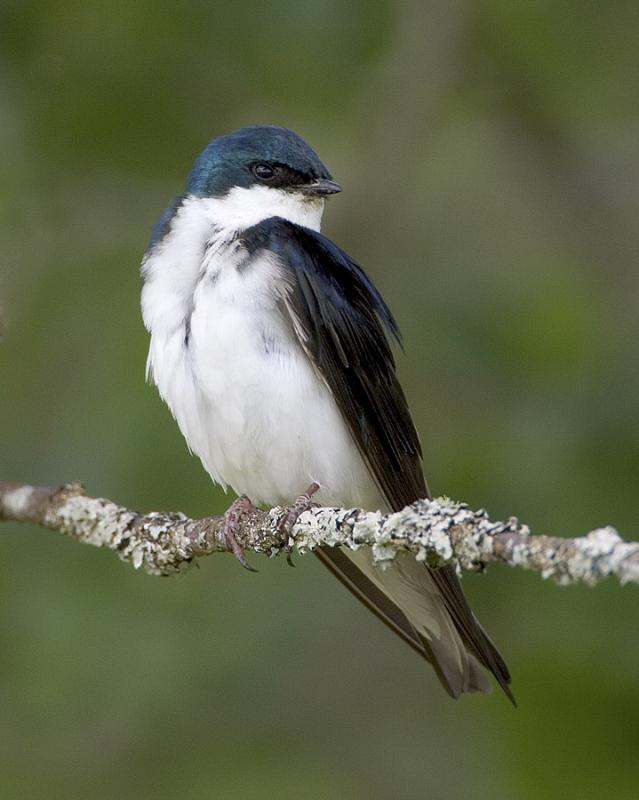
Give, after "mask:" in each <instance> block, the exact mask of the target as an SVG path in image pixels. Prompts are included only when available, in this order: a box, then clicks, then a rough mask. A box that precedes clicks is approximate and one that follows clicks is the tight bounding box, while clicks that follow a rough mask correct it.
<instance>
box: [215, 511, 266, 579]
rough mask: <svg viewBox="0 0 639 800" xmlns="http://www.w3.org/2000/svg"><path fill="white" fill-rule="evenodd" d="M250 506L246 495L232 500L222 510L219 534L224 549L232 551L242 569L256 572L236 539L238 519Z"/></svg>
mask: <svg viewBox="0 0 639 800" xmlns="http://www.w3.org/2000/svg"><path fill="white" fill-rule="evenodd" d="M252 508H253V503H251V501H250V500H249V498H248V497H247V496H246V495H242V496H241V497H238V498H237V499H236V500H234V501H233V502H232V503H231V505H230V506H229V507H228V508H227V509H226V511H225V512H224V518H223V522H222V529H221V531H220V534H219V536H220V539H221V541H222V544H223V545H224V547H225V549H226V550H227V551H228V552H229V553H233V555H234V556H235V558H236V559H237V560H238V561H239V562H240V564H241V565H242V566H243V567H244V569H247V570H248V571H249V572H257V571H258V570H256V569H255V567H252V566H251V565H250V564H249V562H248V561H247V560H246V556H245V555H244V548H243V547H242V545H241V544H240V543H239V542H238V540H237V532H238V529H239V523H240V519H241V518H242V515H243V514H246V512H247V511H250V510H251V509H252Z"/></svg>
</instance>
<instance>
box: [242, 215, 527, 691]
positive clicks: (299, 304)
mask: <svg viewBox="0 0 639 800" xmlns="http://www.w3.org/2000/svg"><path fill="white" fill-rule="evenodd" d="M242 240H243V244H244V246H245V247H247V249H248V250H249V251H257V250H267V251H269V252H270V253H271V254H272V255H274V256H275V257H276V258H277V259H278V261H279V263H280V265H281V267H282V269H283V270H284V273H285V276H286V280H285V282H284V284H285V287H286V288H285V290H284V293H283V296H282V305H283V308H284V313H287V314H288V315H289V317H290V321H291V326H292V329H293V330H294V331H295V334H296V336H297V338H298V341H299V343H300V345H301V346H302V347H303V348H304V350H305V352H306V353H307V355H308V357H309V359H310V360H311V362H312V363H313V364H314V366H315V368H316V369H317V371H318V374H319V375H320V376H321V377H322V379H323V380H324V381H325V382H326V384H327V385H328V387H329V388H330V390H331V392H332V394H333V396H334V397H335V400H336V402H337V405H338V407H339V409H340V411H341V413H342V416H343V417H344V419H345V420H346V422H347V424H348V426H349V429H350V431H351V434H352V436H353V439H354V441H355V443H356V445H357V447H358V449H359V451H360V453H361V455H362V457H363V459H364V460H365V462H366V463H367V464H368V466H369V469H370V472H371V475H372V476H373V477H374V480H375V482H376V483H377V485H378V488H379V489H380V491H381V493H382V495H383V496H384V497H385V498H386V500H387V502H388V505H389V507H390V508H392V509H393V510H400V509H402V508H404V506H406V505H408V504H410V503H412V502H414V501H415V500H416V499H418V498H420V497H429V496H430V494H429V490H428V486H427V484H426V481H425V478H424V474H423V471H422V466H421V446H420V443H419V437H418V434H417V431H416V429H415V426H414V424H413V421H412V418H411V415H410V412H409V409H408V404H407V402H406V398H405V396H404V393H403V391H402V388H401V386H400V384H399V381H398V379H397V375H396V372H395V361H394V358H393V354H392V351H391V348H390V345H389V342H388V339H387V337H386V335H385V331H386V332H388V333H389V334H390V336H392V337H393V338H394V339H396V340H397V342H398V343H400V344H401V338H400V334H399V329H398V327H397V323H396V322H395V320H394V318H393V315H392V314H391V312H390V310H389V309H388V307H387V305H386V304H385V302H384V300H383V299H382V297H381V295H380V294H379V292H378V291H377V289H376V288H375V286H374V284H373V283H372V281H371V280H370V278H369V277H368V276H367V275H366V273H365V272H364V271H363V270H362V268H361V267H360V266H359V265H358V264H357V263H356V262H355V261H353V259H351V258H350V257H349V256H348V255H347V254H346V253H344V251H342V250H341V249H340V248H338V247H337V246H336V245H335V244H333V243H332V242H331V241H330V240H329V239H327V238H326V237H324V236H322V235H321V234H319V233H317V232H315V231H312V230H310V229H308V228H304V227H302V226H299V225H295V224H293V223H291V222H289V221H287V220H284V219H282V218H279V217H273V218H271V219H268V220H264V221H263V222H261V223H259V224H258V225H256V226H254V227H253V228H250V229H248V230H247V231H245V232H244V234H243V236H242ZM318 556H319V557H320V560H321V561H322V562H323V563H324V564H325V565H326V566H327V567H328V568H329V569H330V570H331V571H332V572H333V573H334V574H335V575H336V576H337V577H338V578H339V579H340V580H341V581H342V583H344V584H345V585H346V586H347V587H348V588H349V589H350V590H351V591H352V592H353V593H354V594H355V595H356V596H357V597H358V598H359V599H360V600H361V601H362V602H364V603H365V605H367V606H368V607H369V608H370V609H371V610H372V611H373V612H374V613H376V614H377V615H378V616H379V617H380V618H381V619H382V620H383V621H384V622H385V623H386V624H387V625H388V626H389V627H390V628H392V629H393V630H394V631H395V632H396V633H397V634H398V635H399V636H401V638H403V639H404V640H405V641H406V642H407V643H408V644H409V645H410V646H411V647H413V649H414V650H416V651H417V652H418V653H420V655H422V656H423V657H424V658H426V659H427V660H428V661H429V662H430V663H431V664H433V666H434V667H435V670H436V672H437V674H438V676H439V678H440V680H441V682H442V684H443V685H444V687H445V688H446V689H447V691H449V692H450V693H451V694H452V695H453V696H458V695H459V694H460V693H461V692H462V691H474V690H480V691H485V690H486V688H487V687H486V684H485V681H484V680H482V676H481V675H480V674H479V673H480V670H479V667H478V665H477V661H479V662H480V663H481V664H482V665H483V666H484V667H486V668H487V669H489V670H490V671H491V672H492V673H493V675H494V676H495V678H496V679H497V681H498V683H499V685H500V686H501V687H502V689H503V690H504V692H505V693H506V694H507V695H508V697H509V698H510V699H511V700H512V699H513V697H512V693H511V692H510V689H509V687H508V684H509V682H510V675H509V673H508V669H507V667H506V664H505V663H504V661H503V659H502V657H501V655H500V654H499V652H498V651H497V649H496V648H495V646H494V645H493V643H492V642H491V640H490V639H489V637H488V635H487V634H486V633H485V631H484V630H483V628H482V627H481V625H480V624H479V622H478V621H477V619H476V618H475V616H474V614H473V613H472V611H471V609H470V607H469V605H468V603H467V601H466V598H465V596H464V594H463V591H462V589H461V585H460V583H459V580H458V578H457V576H456V574H455V572H454V570H453V569H452V568H450V567H445V568H443V569H439V570H432V569H430V568H428V567H424V568H423V569H422V568H421V567H420V568H419V569H420V571H419V575H421V576H422V577H421V578H420V584H421V585H422V587H423V589H424V591H425V592H428V591H429V590H430V592H431V593H432V592H433V584H434V587H435V588H436V592H437V593H438V594H439V595H440V596H441V600H442V602H443V604H444V606H445V609H446V612H447V614H448V617H447V619H448V618H449V619H450V620H451V621H452V624H453V626H454V630H456V632H457V635H458V636H459V637H460V638H461V641H462V642H463V645H464V646H465V648H466V651H467V652H464V657H465V664H464V665H462V666H461V667H460V666H459V664H457V666H455V658H454V657H453V656H454V652H455V646H456V645H455V643H453V642H451V641H449V642H448V645H446V643H445V641H442V642H438V641H437V640H435V639H433V638H432V637H429V636H428V635H424V632H423V631H422V630H421V629H420V626H418V625H416V624H415V621H414V620H413V619H412V618H411V616H410V614H408V613H407V611H406V608H405V607H402V606H401V605H399V604H398V603H397V602H396V600H394V599H391V598H390V597H389V596H388V595H387V594H386V593H385V592H384V591H383V589H381V588H380V587H378V586H376V585H375V580H377V578H376V576H375V575H374V574H372V573H371V575H372V578H373V579H371V575H368V576H367V575H366V572H365V566H364V565H359V566H356V565H355V563H354V561H353V558H352V554H351V555H350V556H347V555H346V554H345V553H342V552H340V551H339V550H334V549H329V548H327V549H323V550H322V551H321V552H319V553H318ZM421 627H424V626H421ZM446 648H448V649H446ZM451 653H452V654H453V655H452V656H451ZM462 673H463V674H462Z"/></svg>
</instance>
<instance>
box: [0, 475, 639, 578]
mask: <svg viewBox="0 0 639 800" xmlns="http://www.w3.org/2000/svg"><path fill="white" fill-rule="evenodd" d="M282 513H283V510H282V509H280V508H274V509H271V510H270V511H259V510H255V511H250V512H248V513H247V514H246V515H244V516H243V517H242V520H241V525H240V532H239V535H238V537H237V538H238V541H239V543H240V544H241V545H242V547H243V548H244V549H245V550H246V551H247V552H255V553H264V554H266V555H269V556H271V555H276V554H277V553H279V552H281V551H282V550H285V551H290V549H291V548H296V549H297V550H298V551H299V552H300V553H303V552H305V551H308V550H312V549H313V548H315V547H318V546H319V545H324V546H329V547H336V546H340V545H343V546H346V547H351V548H355V549H357V548H358V547H371V548H372V550H373V553H374V556H375V559H376V560H377V561H378V562H379V563H380V565H381V567H382V568H383V564H384V562H388V561H390V560H391V559H392V558H394V556H395V554H396V553H397V552H398V551H400V550H408V551H410V552H412V553H414V555H415V558H417V559H418V560H420V561H426V562H428V564H430V565H431V566H443V565H444V564H453V565H454V566H455V567H456V568H457V569H458V570H460V571H464V570H466V571H472V572H478V571H483V570H484V569H485V568H486V566H487V565H488V564H491V563H500V564H508V565H509V566H512V567H521V568H522V569H530V570H533V571H535V572H539V573H541V575H542V577H544V578H553V579H554V580H556V581H557V582H558V583H560V584H570V583H579V582H581V583H586V584H589V585H594V584H596V583H598V582H599V581H601V580H603V579H604V578H607V577H610V576H612V577H614V578H616V579H617V580H619V581H620V582H621V583H622V584H624V583H629V582H634V583H637V582H639V543H635V542H624V541H623V540H622V539H621V537H620V536H619V534H618V533H617V532H616V531H615V530H614V528H611V527H605V528H598V529H596V530H593V531H591V532H590V533H588V534H587V535H585V536H581V537H577V538H573V539H568V538H562V537H557V536H533V535H531V534H530V531H529V529H528V527H527V526H526V525H523V524H521V523H520V522H519V521H518V520H517V519H516V518H515V517H511V518H510V519H508V520H507V521H505V522H493V521H492V520H490V519H489V517H488V514H487V513H486V511H484V510H483V509H480V510H478V511H473V510H472V509H470V508H469V507H468V506H467V505H465V504H464V503H456V502H453V501H452V500H449V499H448V498H438V499H435V500H432V501H429V500H419V501H417V502H416V503H413V504H412V505H410V506H407V507H406V508H405V509H403V510H402V511H399V512H397V513H395V514H387V515H384V514H380V513H379V512H370V511H362V510H360V509H342V508H313V509H311V510H310V511H307V512H305V513H304V514H302V515H301V517H300V518H299V519H298V521H297V523H296V524H295V525H294V526H293V528H292V530H291V531H290V533H289V534H285V533H282V532H280V531H279V530H278V522H279V520H280V519H281V516H282ZM0 520H7V521H14V522H29V523H32V524H36V525H41V526H43V527H45V528H49V529H50V530H54V531H58V532H59V533H63V534H64V535H65V536H70V537H71V538H73V539H76V540H77V541H79V542H84V543H85V544H91V545H94V546H95V547H104V548H107V549H109V550H113V551H114V552H115V553H117V554H118V556H119V557H120V558H121V559H122V560H123V561H129V562H130V563H132V564H133V566H134V567H136V569H137V568H140V567H143V568H144V569H145V570H146V571H147V572H149V573H150V574H152V575H172V574H175V573H177V572H181V571H183V570H184V569H185V568H186V567H188V565H189V564H191V563H192V562H193V561H194V559H196V558H199V557H200V556H205V555H209V554H211V553H217V552H223V551H226V547H225V544H224V541H223V539H222V537H221V535H220V533H221V525H222V517H206V518H204V519H189V518H188V517H186V516H185V515H184V514H182V513H180V512H151V513H149V514H141V513H138V512H137V511H132V510H130V509H128V508H124V507H122V506H119V505H117V504H116V503H113V502H112V501H110V500H106V499H104V498H100V497H98V498H94V497H89V496H88V495H87V494H86V492H85V490H84V488H83V487H82V485H81V484H79V483H72V484H68V485H66V486H60V487H57V488H50V487H43V486H29V485H27V484H21V483H11V482H8V481H0Z"/></svg>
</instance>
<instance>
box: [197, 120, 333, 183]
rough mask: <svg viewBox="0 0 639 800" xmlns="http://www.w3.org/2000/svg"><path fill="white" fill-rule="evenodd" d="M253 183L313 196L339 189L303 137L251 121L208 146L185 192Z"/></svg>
mask: <svg viewBox="0 0 639 800" xmlns="http://www.w3.org/2000/svg"><path fill="white" fill-rule="evenodd" d="M253 186H267V187H271V188H274V189H283V190H285V191H286V190H290V191H294V192H301V193H303V194H307V195H314V196H322V195H328V194H334V193H335V192H339V191H340V187H339V185H338V184H337V183H335V182H334V181H333V179H332V177H331V174H330V172H329V171H328V169H327V168H326V167H325V166H324V164H323V163H322V161H321V159H320V157H319V156H318V155H317V153H316V152H315V151H314V150H313V149H312V147H310V146H309V145H308V144H307V143H306V142H305V141H304V139H302V138H301V137H300V136H298V135H297V134H296V133H294V132H293V131H290V130H288V129H287V128H279V127H276V126H274V125H252V126H250V127H248V128H241V129H240V130H238V131H235V133H231V134H229V135H228V136H220V137H219V138H218V139H214V140H213V141H212V142H211V144H209V145H208V147H207V148H206V149H205V150H204V151H203V152H202V153H201V154H200V156H199V157H198V159H197V161H196V162H195V166H194V167H193V169H192V170H191V173H190V175H189V179H188V183H187V194H189V195H193V196H196V197H222V196H224V195H225V194H227V193H228V192H229V191H230V190H231V189H233V188H235V187H240V188H243V189H249V188H251V187H253Z"/></svg>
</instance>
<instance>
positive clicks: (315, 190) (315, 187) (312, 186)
mask: <svg viewBox="0 0 639 800" xmlns="http://www.w3.org/2000/svg"><path fill="white" fill-rule="evenodd" d="M301 188H302V191H303V192H304V194H311V195H320V196H321V195H325V194H337V192H341V191H342V187H341V186H340V185H339V183H335V181H329V180H328V178H318V179H317V180H316V181H313V183H305V184H304V186H302V187H301Z"/></svg>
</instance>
